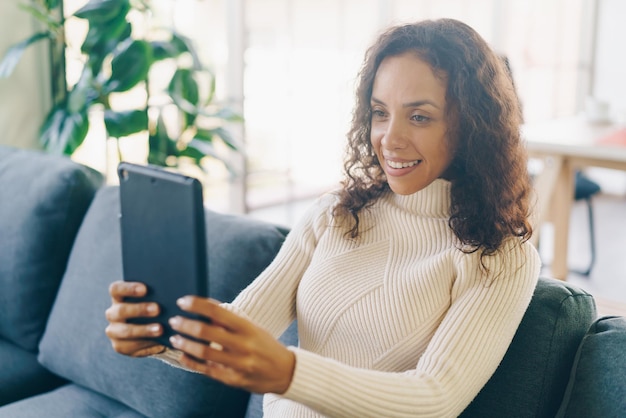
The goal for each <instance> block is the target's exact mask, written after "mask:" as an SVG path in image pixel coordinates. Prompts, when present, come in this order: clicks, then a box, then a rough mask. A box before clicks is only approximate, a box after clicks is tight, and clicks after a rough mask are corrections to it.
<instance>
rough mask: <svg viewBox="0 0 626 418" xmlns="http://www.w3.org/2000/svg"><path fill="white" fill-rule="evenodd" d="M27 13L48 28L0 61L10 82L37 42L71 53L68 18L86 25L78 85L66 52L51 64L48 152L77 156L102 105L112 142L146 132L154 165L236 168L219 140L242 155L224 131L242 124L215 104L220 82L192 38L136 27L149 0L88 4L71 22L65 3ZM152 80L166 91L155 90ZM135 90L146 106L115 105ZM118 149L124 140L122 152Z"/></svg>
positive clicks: (44, 135) (32, 5) (52, 1)
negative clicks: (208, 160) (187, 162)
mask: <svg viewBox="0 0 626 418" xmlns="http://www.w3.org/2000/svg"><path fill="white" fill-rule="evenodd" d="M21 7H22V8H23V9H25V10H26V11H28V12H29V13H31V14H32V15H33V16H34V17H35V18H37V19H38V20H39V21H40V22H42V23H43V30H42V31H40V32H38V33H35V34H33V35H32V36H31V37H29V38H28V39H25V40H24V41H22V42H20V43H18V44H16V45H14V46H12V47H11V48H10V49H9V50H8V51H7V53H6V54H5V56H4V58H3V60H2V61H1V62H0V77H8V76H9V75H10V74H11V73H12V71H13V69H14V67H15V66H16V65H17V63H18V61H19V59H20V57H21V55H22V53H23V52H24V50H25V49H26V48H28V47H29V46H30V45H32V44H34V43H36V42H39V41H42V40H45V39H48V40H50V41H51V45H52V50H53V52H54V50H55V49H56V51H57V52H58V51H59V50H60V51H61V52H62V51H63V50H64V49H65V48H69V47H70V46H68V45H67V43H66V40H65V33H64V27H65V23H66V20H67V19H83V20H85V21H86V22H87V24H88V31H87V34H86V36H85V39H84V41H83V43H82V45H81V46H80V53H79V54H77V55H79V56H80V57H81V58H82V60H83V64H84V65H83V69H82V72H81V74H80V77H79V78H78V81H77V82H76V83H75V84H74V85H72V86H68V84H67V82H66V74H65V58H64V54H63V53H61V54H59V53H57V54H56V56H57V57H58V56H59V55H60V56H61V59H58V60H57V61H56V62H55V61H54V60H53V62H52V67H51V68H52V70H51V73H52V74H51V77H52V86H53V88H52V91H53V107H52V109H51V110H50V112H49V114H48V116H47V118H46V120H45V122H44V124H43V126H42V127H41V135H40V141H41V143H42V145H43V147H44V148H45V149H47V150H49V151H51V152H55V153H64V154H72V153H73V152H74V151H75V150H76V149H77V148H78V147H79V146H80V145H81V144H82V143H83V141H84V139H85V137H86V135H87V132H88V130H89V112H90V111H91V110H92V109H94V108H96V107H97V108H99V109H102V111H103V112H102V113H103V115H104V125H105V127H106V132H107V135H108V136H109V137H112V138H116V139H118V140H119V138H121V137H126V136H129V135H132V134H135V133H138V132H142V131H147V132H148V147H149V152H148V163H151V164H157V165H163V166H176V165H177V164H178V162H179V160H180V157H187V158H190V159H192V160H193V161H194V162H195V164H197V165H198V166H199V167H201V168H203V167H202V164H201V161H202V160H203V159H204V158H205V157H206V156H210V157H214V158H217V159H218V160H220V161H222V162H224V163H225V164H226V166H227V167H228V168H230V166H229V164H228V160H227V159H226V158H224V154H223V153H220V152H218V150H217V149H216V146H215V145H216V144H217V142H221V143H222V144H225V146H226V147H225V149H226V148H230V149H231V150H234V151H236V152H242V147H241V145H240V144H239V143H238V141H236V140H235V138H234V137H233V136H232V135H231V134H230V132H229V130H228V129H227V128H226V126H227V125H228V123H239V122H241V121H242V118H241V116H240V115H239V114H237V113H236V112H234V111H233V110H232V109H231V108H230V107H228V106H224V105H220V104H218V103H216V101H215V76H214V74H213V73H212V71H211V70H210V69H209V68H207V67H206V66H205V65H203V64H202V63H201V61H200V59H199V58H198V54H197V53H196V51H195V49H194V46H193V43H192V42H191V40H190V39H188V38H186V37H184V36H182V35H181V34H179V33H177V32H176V31H175V30H174V29H172V28H152V29H149V30H145V28H142V29H143V30H138V29H137V28H136V25H137V23H136V22H137V21H138V20H141V19H137V18H136V17H137V16H143V17H146V16H148V15H149V13H150V4H149V2H148V1H142V0H137V1H133V0H89V1H88V2H87V3H86V4H85V5H84V6H83V7H82V8H81V9H79V10H78V11H77V12H75V13H74V14H72V15H71V16H67V17H65V16H64V15H63V4H62V0H29V3H27V4H23V5H22V6H21ZM133 16H134V17H135V19H133V18H132V17H133ZM144 20H145V19H144ZM52 56H53V57H54V56H55V54H54V53H53V54H52ZM164 74H167V76H166V78H167V79H168V80H166V82H165V83H163V78H164ZM153 78H154V79H158V80H159V81H160V82H161V84H164V87H163V88H161V89H155V88H154V86H153V84H156V83H153ZM136 89H142V90H143V93H144V94H143V97H145V100H143V101H142V103H141V104H139V105H134V106H133V107H131V108H124V109H115V108H114V106H112V100H111V99H112V97H114V96H116V95H120V94H124V93H126V92H129V91H131V90H132V91H136ZM172 109H174V112H171V110H172ZM168 110H169V112H168ZM172 114H174V116H172ZM166 115H169V118H168V117H167V116H166ZM223 148H224V147H223ZM119 149H120V148H119V141H118V153H119V152H120V151H119ZM120 159H121V155H120Z"/></svg>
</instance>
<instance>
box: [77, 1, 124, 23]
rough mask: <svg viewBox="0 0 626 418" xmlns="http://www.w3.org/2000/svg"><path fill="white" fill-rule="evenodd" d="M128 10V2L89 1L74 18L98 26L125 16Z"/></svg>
mask: <svg viewBox="0 0 626 418" xmlns="http://www.w3.org/2000/svg"><path fill="white" fill-rule="evenodd" d="M129 10H130V2H129V0H89V1H88V2H87V4H85V5H84V6H83V7H82V8H80V9H79V10H78V11H77V12H76V13H74V16H76V17H78V18H81V19H87V20H88V21H89V22H90V23H96V24H98V23H106V22H108V21H110V20H112V19H114V18H116V17H117V16H126V14H127V13H128V11H129Z"/></svg>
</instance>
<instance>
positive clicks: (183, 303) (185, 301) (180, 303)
mask: <svg viewBox="0 0 626 418" xmlns="http://www.w3.org/2000/svg"><path fill="white" fill-rule="evenodd" d="M176 304H177V305H178V306H180V307H181V308H188V307H189V306H190V305H191V300H190V299H189V298H188V297H187V296H183V297H182V298H179V299H178V300H177V301H176Z"/></svg>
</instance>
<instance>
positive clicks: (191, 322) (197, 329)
mask: <svg viewBox="0 0 626 418" xmlns="http://www.w3.org/2000/svg"><path fill="white" fill-rule="evenodd" d="M168 322H169V324H170V326H171V327H172V329H173V330H175V331H177V332H179V333H181V334H185V335H188V336H190V337H193V338H195V339H198V340H202V341H205V342H216V343H218V344H219V345H221V346H222V347H224V348H225V349H228V348H230V347H232V346H233V345H234V344H235V343H236V339H235V337H234V336H233V335H232V334H231V333H230V332H229V331H228V330H226V329H225V328H223V327H221V326H219V325H214V324H213V323H210V324H209V323H207V322H205V321H199V320H195V319H190V318H185V317H182V316H174V317H172V318H170V319H169V321H168Z"/></svg>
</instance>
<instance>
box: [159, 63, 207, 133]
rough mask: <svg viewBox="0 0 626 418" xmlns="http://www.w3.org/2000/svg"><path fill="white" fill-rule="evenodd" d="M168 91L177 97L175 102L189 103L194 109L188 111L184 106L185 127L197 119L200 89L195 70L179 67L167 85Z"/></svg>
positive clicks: (173, 96)
mask: <svg viewBox="0 0 626 418" xmlns="http://www.w3.org/2000/svg"><path fill="white" fill-rule="evenodd" d="M167 90H168V93H169V95H170V96H171V97H172V98H176V99H175V100H174V102H175V103H176V102H178V103H180V102H183V101H184V102H185V103H188V104H189V105H190V106H191V107H192V108H193V111H190V112H187V111H185V109H184V108H181V110H183V114H184V118H185V120H184V123H183V129H185V128H187V127H188V126H190V125H192V124H193V123H194V121H195V119H196V114H197V112H196V108H197V107H198V102H199V100H200V93H199V90H198V82H197V81H196V79H195V78H194V72H193V71H191V70H189V69H187V68H179V69H178V70H176V72H175V73H174V75H173V76H172V80H171V81H170V84H169V86H168V87H167Z"/></svg>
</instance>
